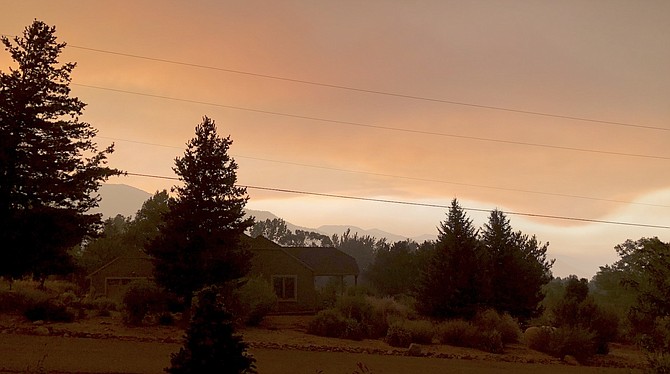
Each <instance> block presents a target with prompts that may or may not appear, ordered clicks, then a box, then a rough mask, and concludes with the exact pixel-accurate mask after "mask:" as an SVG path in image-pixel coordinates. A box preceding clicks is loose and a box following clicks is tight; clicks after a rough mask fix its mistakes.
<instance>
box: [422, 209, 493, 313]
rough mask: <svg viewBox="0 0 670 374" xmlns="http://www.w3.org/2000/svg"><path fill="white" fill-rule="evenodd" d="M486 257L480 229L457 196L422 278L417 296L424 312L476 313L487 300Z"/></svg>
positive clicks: (440, 230)
mask: <svg viewBox="0 0 670 374" xmlns="http://www.w3.org/2000/svg"><path fill="white" fill-rule="evenodd" d="M484 261H486V259H485V253H484V251H483V248H482V246H481V245H480V242H479V240H478V230H476V229H475V228H474V227H473V225H472V220H470V219H469V218H467V216H466V214H465V211H464V210H463V208H461V206H460V205H459V204H458V201H457V200H456V199H454V200H452V202H451V206H450V207H449V213H448V216H447V220H446V221H445V222H443V223H442V224H441V225H440V228H439V236H438V242H437V244H436V249H435V252H434V253H433V255H432V257H431V258H430V260H429V261H428V264H427V265H426V266H425V268H424V269H423V271H422V273H421V277H420V278H419V284H418V287H417V296H418V297H417V299H418V300H419V305H418V307H419V309H420V310H421V312H422V313H424V314H427V315H431V316H433V317H438V318H445V317H472V316H474V315H475V313H476V312H477V309H478V307H479V306H480V305H481V304H482V303H483V302H484V301H485V296H484V295H485V294H486V291H487V287H486V277H487V274H484V273H483V272H482V271H481V270H482V269H484V267H482V266H481V264H482V262H484Z"/></svg>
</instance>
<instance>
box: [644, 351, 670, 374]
mask: <svg viewBox="0 0 670 374" xmlns="http://www.w3.org/2000/svg"><path fill="white" fill-rule="evenodd" d="M646 359H647V367H646V368H645V370H644V374H670V353H660V352H656V353H647V355H646Z"/></svg>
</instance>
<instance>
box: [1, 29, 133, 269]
mask: <svg viewBox="0 0 670 374" xmlns="http://www.w3.org/2000/svg"><path fill="white" fill-rule="evenodd" d="M55 32H56V29H55V27H52V26H48V25H46V24H45V23H44V22H41V21H37V20H35V21H34V22H33V23H32V24H31V25H30V26H28V27H27V28H26V29H25V30H24V32H23V36H22V37H15V38H14V39H13V40H9V39H8V38H6V37H2V43H3V44H4V46H5V50H7V51H8V52H9V54H10V55H11V57H12V59H13V60H14V62H16V63H17V65H18V68H17V69H12V68H10V70H9V72H8V73H4V72H2V73H0V227H2V230H0V243H2V246H1V247H2V261H0V264H2V265H0V275H3V276H6V277H8V278H10V279H11V278H16V277H20V276H23V275H26V274H30V273H32V274H33V275H35V276H36V277H40V278H43V277H44V276H46V275H47V274H49V273H52V272H54V271H59V270H60V271H65V269H67V268H68V267H69V266H71V258H70V256H69V255H68V253H67V251H68V249H70V248H71V247H73V246H75V245H77V244H79V243H80V242H81V241H82V238H83V237H84V236H86V235H94V234H95V233H96V232H97V231H98V229H99V228H100V224H101V215H100V214H88V213H87V212H88V211H89V210H90V209H91V208H95V207H97V206H98V201H99V195H98V194H96V192H97V190H98V188H99V187H100V184H101V183H102V182H104V181H105V180H107V178H109V177H110V176H113V175H118V174H120V171H118V170H115V169H111V168H108V167H106V166H105V165H106V159H107V156H108V155H109V154H111V153H112V151H113V145H112V146H109V147H107V148H106V149H104V150H103V151H98V148H97V145H96V143H95V142H94V141H93V138H94V137H95V135H96V133H97V131H96V130H95V129H94V128H93V127H92V126H91V125H90V124H88V123H85V122H81V121H80V120H79V116H81V115H82V113H83V109H84V107H85V104H84V103H83V102H81V101H80V100H79V99H78V98H76V97H71V96H70V88H69V84H70V80H71V78H70V74H71V73H72V70H73V69H74V67H75V65H76V64H75V63H65V64H62V65H59V62H58V58H59V56H60V54H61V52H62V50H63V48H64V47H65V43H58V42H57V41H56V36H55Z"/></svg>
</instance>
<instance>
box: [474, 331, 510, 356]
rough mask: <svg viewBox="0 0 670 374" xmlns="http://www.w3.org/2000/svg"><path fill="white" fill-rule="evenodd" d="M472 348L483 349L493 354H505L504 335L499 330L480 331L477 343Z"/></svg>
mask: <svg viewBox="0 0 670 374" xmlns="http://www.w3.org/2000/svg"><path fill="white" fill-rule="evenodd" d="M472 348H477V349H481V350H482V351H486V352H491V353H502V352H503V348H504V346H503V341H502V334H501V333H500V332H499V331H498V330H495V329H493V330H487V331H481V330H480V331H478V334H477V335H476V343H475V346H474V347H472Z"/></svg>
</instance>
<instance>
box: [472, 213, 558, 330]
mask: <svg viewBox="0 0 670 374" xmlns="http://www.w3.org/2000/svg"><path fill="white" fill-rule="evenodd" d="M481 241H482V244H483V246H484V248H485V249H486V252H487V258H488V261H487V264H488V265H489V269H487V271H486V273H488V274H489V275H490V278H489V282H490V283H489V291H488V292H487V294H488V296H489V300H488V301H487V304H488V305H489V306H491V307H493V308H494V309H496V310H498V311H499V312H508V313H510V314H511V315H513V316H515V317H519V318H522V319H528V318H530V317H534V316H536V315H537V314H539V312H540V311H541V310H540V309H539V307H538V306H539V303H540V302H541V301H542V299H543V295H542V286H543V285H545V284H547V283H548V282H549V281H550V280H551V271H550V269H551V266H552V265H553V261H548V260H547V248H548V244H544V245H542V244H540V243H538V241H537V239H535V237H534V236H533V237H528V236H527V235H524V234H522V233H521V232H520V231H519V232H514V231H513V230H512V226H511V225H510V222H509V219H508V218H507V217H506V216H505V214H504V213H503V212H502V211H499V210H494V211H492V212H491V215H490V216H489V221H488V223H486V224H485V225H484V229H483V230H482V235H481Z"/></svg>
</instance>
